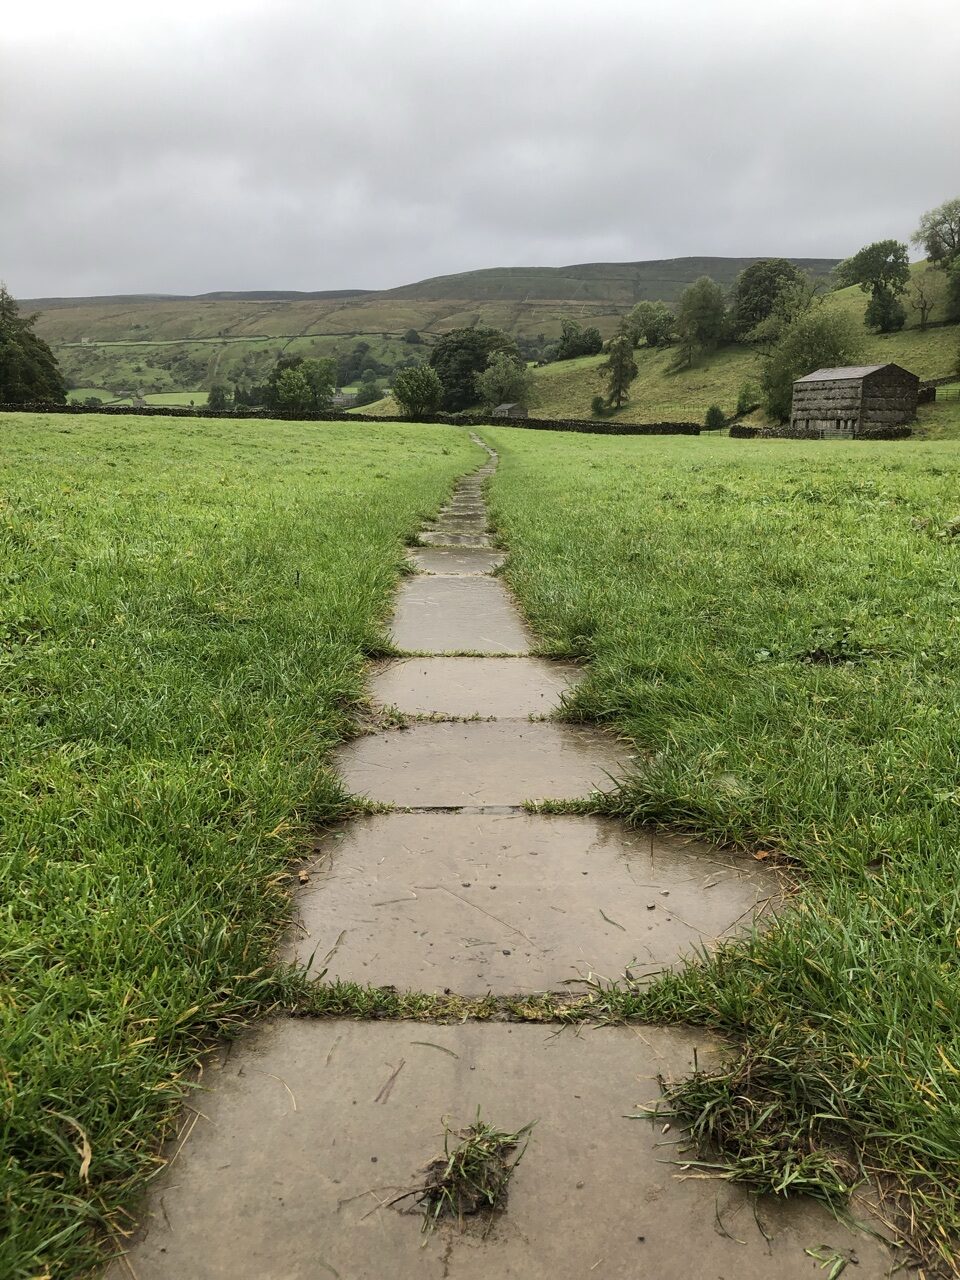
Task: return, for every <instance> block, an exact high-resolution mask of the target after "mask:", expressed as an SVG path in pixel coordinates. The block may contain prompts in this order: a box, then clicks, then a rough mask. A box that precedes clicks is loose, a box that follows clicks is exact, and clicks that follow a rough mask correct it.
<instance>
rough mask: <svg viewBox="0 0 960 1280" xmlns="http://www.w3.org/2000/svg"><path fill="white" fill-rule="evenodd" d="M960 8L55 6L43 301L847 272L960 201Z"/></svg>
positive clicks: (1, 85)
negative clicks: (551, 277) (745, 264)
mask: <svg viewBox="0 0 960 1280" xmlns="http://www.w3.org/2000/svg"><path fill="white" fill-rule="evenodd" d="M958 66H960V3H957V0H911V3H910V4H907V3H905V2H904V0H897V2H896V3H893V2H891V0H829V2H827V0H723V2H721V0H672V2H671V0H657V3H650V2H649V0H592V2H590V3H587V2H585V0H442V2H441V3H436V4H425V3H423V0H419V2H418V3H413V0H338V2H336V3H334V2H333V0H163V2H162V3H157V2H156V0H135V2H131V0H123V2H122V3H113V2H107V0H85V3H77V2H76V0H70V3H66V2H63V3H61V0H34V2H33V3H23V2H22V0H21V2H20V3H17V4H15V5H13V4H11V5H8V6H5V7H4V16H3V19H2V29H0V278H2V279H5V280H6V281H7V284H8V286H9V287H10V289H11V290H12V292H13V293H14V294H15V295H18V296H20V297H28V296H34V297H35V296H41V295H52V294H60V295H81V294H95V293H132V292H164V293H200V292H204V291H207V290H213V289H270V288H279V289H329V288H345V287H351V286H358V287H365V288H386V287H390V286H392V285H398V284H404V283H407V282H409V281H412V280H417V279H421V278H423V277H425V276H430V275H441V274H446V273H449V272H455V271H463V270H469V269H473V268H476V267H488V266H519V265H526V264H533V265H562V264H566V263H573V262H589V261H599V260H603V261H607V260H634V259H642V258H672V257H680V256H683V255H686V254H732V255H752V254H794V255H809V256H828V257H834V256H844V255H846V254H848V253H850V252H853V251H854V250H856V249H857V248H859V247H860V245H861V244H864V243H866V242H868V241H870V240H874V239H879V238H884V237H887V236H896V237H898V238H902V239H905V238H907V237H908V236H909V235H910V233H911V232H912V231H913V229H914V228H915V226H916V222H917V218H918V216H919V214H920V213H921V212H922V211H923V210H924V209H928V208H931V207H932V206H934V205H937V204H940V203H941V202H942V201H943V200H945V199H948V198H950V197H953V196H960V75H958Z"/></svg>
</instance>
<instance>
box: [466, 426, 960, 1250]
mask: <svg viewBox="0 0 960 1280" xmlns="http://www.w3.org/2000/svg"><path fill="white" fill-rule="evenodd" d="M484 435H485V437H486V438H487V439H488V440H489V441H490V442H491V443H492V444H495V445H496V447H497V448H498V449H499V450H500V451H501V455H502V459H503V465H502V466H501V469H500V471H499V472H498V474H497V476H496V477H495V479H494V481H493V485H492V493H493V511H494V515H495V518H496V522H497V525H498V527H499V528H500V529H501V531H502V532H503V534H504V536H505V538H506V541H507V543H508V545H509V546H510V548H511V555H510V560H509V563H508V569H507V573H508V578H509V580H510V582H511V583H512V585H513V586H514V588H515V589H516V591H517V592H518V595H519V597H520V599H521V601H522V603H523V605H524V607H525V610H526V612H527V614H528V615H529V617H530V619H531V620H532V622H533V624H534V625H535V627H536V628H537V630H538V631H539V632H540V634H541V635H542V636H543V637H544V638H545V643H546V648H547V649H548V651H549V652H550V653H553V654H556V655H575V656H577V657H580V658H584V659H587V660H589V661H590V663H591V667H590V673H589V677H588V679H587V680H586V681H585V683H584V684H582V685H581V686H579V687H578V690H577V692H576V694H575V696H574V701H573V707H572V714H573V715H574V716H575V717H576V716H582V717H585V718H590V719H594V718H596V719H600V720H612V721H613V722H614V723H615V724H616V725H618V726H619V727H620V728H621V729H622V730H623V731H624V732H625V733H626V734H628V735H629V736H630V737H631V738H633V739H634V740H635V741H636V742H637V743H638V744H639V745H640V746H641V747H642V748H643V749H645V751H647V752H648V753H649V754H648V756H647V760H646V764H645V766H644V767H643V769H642V770H641V771H640V772H639V773H637V774H636V775H634V776H632V777H629V778H628V779H627V780H626V781H625V783H624V784H623V786H622V789H621V790H620V792H619V794H618V795H617V796H616V797H615V799H614V801H613V803H612V805H611V806H610V807H611V809H612V810H613V811H615V812H617V813H619V814H621V815H622V816H623V817H625V818H626V819H628V820H629V821H631V822H635V823H650V824H654V825H656V824H664V825H666V826H669V827H674V828H680V829H682V830H686V831H691V832H695V833H697V834H699V835H701V836H703V837H706V838H707V839H709V840H712V841H716V842H719V843H723V844H731V845H733V846H737V847H740V848H747V849H757V848H759V849H762V850H771V849H772V850H775V851H779V853H780V854H782V855H784V856H786V857H788V858H790V859H793V860H795V861H796V864H797V865H798V866H799V867H800V868H802V872H803V876H802V881H803V889H802V893H801V895H800V897H799V898H798V900H797V901H796V903H795V909H794V910H792V911H788V912H787V913H786V914H784V915H783V916H782V917H781V918H780V920H779V921H778V922H776V923H775V924H774V925H773V926H772V927H771V928H770V929H769V930H768V931H767V932H765V933H764V934H763V935H761V936H759V937H755V938H753V939H751V940H749V941H747V942H744V943H741V944H736V945H731V946H728V947H726V948H725V949H724V950H723V951H722V952H721V953H720V954H719V956H718V957H717V958H716V959H715V960H714V961H713V962H712V963H710V964H708V965H707V966H706V967H691V968H689V969H688V970H687V971H686V972H685V973H682V974H680V975H679V976H667V977H665V978H663V979H662V980H661V981H660V982H659V984H657V985H655V986H654V987H653V989H652V991H650V992H648V993H644V992H642V991H641V992H638V993H637V994H636V998H635V1000H634V1001H633V1004H632V1007H633V1010H634V1012H636V1013H638V1014H640V1015H641V1016H654V1017H667V1018H676V1019H693V1020H696V1021H701V1022H706V1023H710V1024H713V1025H718V1026H722V1027H725V1028H728V1029H731V1030H733V1031H735V1032H738V1033H742V1034H743V1035H744V1037H745V1039H746V1045H747V1055H748V1059H747V1060H748V1061H752V1062H753V1068H752V1070H753V1077H752V1079H753V1082H754V1083H753V1084H752V1085H751V1083H750V1080H749V1079H748V1080H747V1081H746V1082H744V1080H739V1079H738V1080H737V1081H736V1082H735V1085H734V1087H733V1093H734V1095H735V1096H734V1102H733V1104H732V1105H734V1107H735V1109H736V1115H735V1124H734V1128H735V1130H736V1131H737V1133H738V1134H739V1139H738V1140H739V1141H741V1142H742V1144H743V1146H742V1148H741V1149H740V1150H739V1152H732V1153H731V1154H732V1155H733V1157H734V1158H735V1161H736V1162H737V1164H738V1170H739V1173H740V1174H741V1176H745V1177H747V1178H748V1180H750V1181H751V1182H752V1183H753V1184H754V1185H761V1186H762V1185H766V1186H771V1185H777V1183H778V1180H779V1179H782V1178H783V1177H786V1176H790V1177H794V1178H795V1179H796V1181H795V1182H794V1185H795V1186H802V1185H804V1181H805V1180H806V1181H807V1182H809V1185H810V1186H811V1188H812V1189H813V1190H814V1191H815V1192H816V1191H819V1192H820V1193H822V1194H828V1193H829V1191H830V1188H831V1186H833V1185H835V1180H836V1175H837V1169H838V1166H837V1165H836V1164H835V1163H834V1162H833V1161H832V1160H831V1158H830V1153H831V1151H832V1150H836V1149H837V1148H838V1146H839V1147H840V1148H842V1147H844V1146H848V1145H849V1146H850V1147H851V1148H852V1149H854V1150H855V1151H857V1152H859V1153H860V1154H861V1155H862V1158H863V1160H864V1161H865V1163H866V1164H867V1165H868V1166H869V1167H872V1168H875V1169H882V1170H886V1171H889V1172H890V1173H892V1174H893V1175H894V1177H895V1179H896V1180H897V1184H898V1185H899V1186H900V1187H902V1188H905V1189H906V1190H907V1192H908V1194H909V1196H910V1197H911V1198H912V1199H911V1202H910V1203H909V1205H908V1207H910V1208H912V1210H914V1211H915V1212H916V1214H917V1219H916V1221H915V1222H914V1225H913V1228H912V1230H913V1235H914V1238H915V1240H917V1241H918V1242H919V1243H920V1244H921V1245H922V1247H923V1248H924V1250H925V1251H926V1252H927V1254H928V1255H936V1254H941V1253H942V1254H943V1255H944V1256H948V1255H950V1253H951V1249H952V1245H951V1241H955V1240H956V1239H957V1236H958V1234H960V1202H958V1199H957V1195H958V1191H960V1181H958V1176H957V1165H956V1162H955V1161H956V1138H957V1133H958V1132H960V1024H958V1022H957V1018H956V983H957V975H958V963H957V938H958V937H960V895H958V892H957V876H956V868H957V849H958V848H960V792H958V790H957V755H956V751H957V742H958V741H960V640H958V635H960V632H958V628H957V619H958V615H960V559H958V556H960V545H958V543H960V539H958V538H956V537H953V538H951V537H938V536H937V535H938V533H939V532H940V531H941V530H942V529H943V528H944V527H945V526H946V525H947V524H948V522H949V521H951V520H953V519H954V518H956V517H958V516H960V504H958V497H957V495H958V493H960V443H950V442H939V443H932V444H914V443H912V442H910V443H904V444H889V445H873V446H869V447H864V446H862V445H853V444H828V445H822V444H812V445H811V444H806V443H791V442H785V441H769V442H741V441H734V440H729V439H725V438H724V439H703V438H701V439H698V440H684V439H675V440H666V439H657V440H644V439H632V440H611V439H603V438H580V437H576V436H569V435H558V434H554V433H549V434H544V433H541V432H536V433H533V432H529V433H528V432H524V431H522V430H504V429H498V430H485V431H484ZM818 649H825V650H827V651H830V652H832V653H833V654H835V655H836V657H837V659H838V660H839V661H838V664H837V665H820V664H817V663H814V664H807V663H805V662H803V661H801V660H800V659H799V656H798V655H802V654H804V653H807V652H808V651H812V650H818ZM845 657H846V658H849V661H845V660H844V658H845ZM627 1005H628V1007H629V1006H630V1002H629V1001H628V1002H627ZM778 1063H781V1064H784V1065H783V1066H779V1065H778ZM764 1079H765V1082H766V1084H767V1085H769V1087H770V1089H771V1096H772V1097H773V1098H774V1099H776V1102H777V1105H778V1107H779V1110H777V1111H775V1112H774V1113H773V1115H772V1117H771V1118H770V1120H769V1123H768V1124H767V1126H766V1131H765V1132H764V1131H762V1130H760V1131H758V1130H757V1129H755V1128H751V1126H752V1125H753V1124H754V1122H755V1120H756V1116H757V1114H758V1112H759V1109H760V1107H761V1104H762V1103H763V1101H764V1095H763V1094H762V1091H761V1085H762V1083H763V1082H764ZM727 1092H729V1091H728V1090H727V1088H726V1086H725V1085H724V1083H723V1082H714V1083H708V1084H707V1085H706V1086H703V1085H702V1084H701V1085H700V1086H698V1095H699V1096H700V1097H701V1098H703V1097H704V1096H705V1097H706V1099H707V1100H708V1101H713V1102H716V1101H718V1100H724V1099H725V1097H726V1093H727ZM743 1096H748V1097H750V1098H751V1100H752V1101H753V1102H755V1103H756V1105H757V1111H751V1109H750V1105H747V1106H746V1107H745V1108H744V1107H743V1105H742V1104H741V1103H740V1102H737V1099H739V1098H742V1097H743ZM727 1101H729V1099H727ZM818 1113H819V1114H820V1118H818ZM823 1117H833V1119H824V1118H823ZM810 1127H812V1133H813V1143H812V1145H811V1144H810V1143H808V1142H807V1141H806V1139H805V1138H804V1136H803V1135H804V1133H805V1131H806V1129H807V1128H810ZM781 1141H782V1142H783V1144H784V1145H783V1147H782V1148H781V1147H779V1146H778V1145H777V1144H778V1143H779V1142H781ZM817 1144H819V1145H820V1148H821V1149H820V1150H819V1152H818V1149H817ZM785 1153H788V1154H789V1155H790V1156H791V1157H793V1156H795V1157H796V1160H797V1161H798V1163H795V1165H794V1166H793V1172H792V1174H788V1171H787V1170H786V1169H785ZM839 1168H840V1171H841V1172H842V1165H841V1166H839Z"/></svg>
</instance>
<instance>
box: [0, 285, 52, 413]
mask: <svg viewBox="0 0 960 1280" xmlns="http://www.w3.org/2000/svg"><path fill="white" fill-rule="evenodd" d="M36 321H37V317H36V316H35V315H34V316H21V314H20V308H19V307H18V306H17V304H16V302H15V301H14V300H13V298H12V297H11V296H10V294H9V293H8V292H7V288H6V285H3V284H0V404H11V405H21V404H33V403H49V404H65V403H66V399H67V388H66V383H65V382H64V380H63V376H62V375H61V373H60V368H59V366H58V364H57V361H56V357H55V356H54V354H53V352H52V351H51V350H50V348H49V347H48V346H47V344H46V343H45V342H44V341H43V339H42V338H38V337H37V335H36V334H35V333H34V331H33V329H34V325H35V324H36Z"/></svg>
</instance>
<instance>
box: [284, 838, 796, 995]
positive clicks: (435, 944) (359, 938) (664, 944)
mask: <svg viewBox="0 0 960 1280" xmlns="http://www.w3.org/2000/svg"><path fill="white" fill-rule="evenodd" d="M308 874H309V876H310V880H309V883H308V885H307V886H305V887H304V888H303V889H302V890H300V891H298V893H297V898H296V909H297V915H298V917H299V927H298V929H297V930H296V933H295V936H294V939H293V941H292V943H291V951H290V954H289V957H288V958H289V959H291V960H295V961H297V962H299V963H301V964H307V963H308V962H310V967H311V971H312V972H314V973H316V974H320V973H324V972H325V973H326V976H327V979H328V981H334V980H341V981H344V982H357V983H361V984H363V985H367V984H370V985H373V986H397V987H399V988H400V989H401V990H407V989H411V990H417V991H434V992H439V991H455V992H457V993H458V994H462V995H485V994H486V993H487V992H489V991H493V992H495V993H497V994H501V995H511V994H514V993H518V992H523V993H530V992H535V991H571V990H572V991H575V990H576V982H577V980H578V979H585V978H588V977H591V976H593V977H596V976H598V975H599V976H601V977H603V978H606V979H614V978H621V977H622V976H623V975H624V973H625V972H626V971H628V970H629V971H630V973H631V974H633V975H634V976H635V977H641V976H644V975H649V974H651V973H655V972H659V971H661V970H662V969H664V968H667V967H670V966H673V965H675V964H677V963H678V962H679V961H680V960H681V959H682V958H683V957H685V956H690V955H692V954H693V953H694V951H695V950H702V948H704V947H709V946H711V945H712V944H713V943H715V942H716V941H717V940H718V939H719V938H722V937H724V936H727V935H729V934H730V933H732V932H735V931H737V930H741V931H742V930H745V929H747V928H749V927H750V925H751V923H752V921H753V918H754V916H755V913H756V912H757V910H758V909H759V908H760V907H761V906H762V905H763V904H764V903H766V902H767V901H768V900H769V899H770V898H771V896H774V895H777V894H778V893H779V890H780V885H779V883H778V880H777V878H776V876H775V875H773V874H772V873H770V872H767V873H766V874H764V872H763V870H762V869H761V868H760V867H759V866H758V864H757V863H756V862H753V861H752V860H750V859H748V858H747V857H746V856H745V855H740V856H739V857H737V856H730V857H722V856H720V855H718V854H716V853H711V852H710V851H709V850H708V849H706V848H705V847H704V846H703V845H699V844H695V843H693V842H688V841H683V840H679V839H662V838H659V837H653V836H651V835H649V834H646V833H641V832H630V831H627V830H626V829H625V828H623V827H622V826H621V825H619V824H617V823H612V822H607V821H603V820H600V819H596V818H581V817H540V816H537V815H531V814H510V815H495V814H465V813H395V814H380V815H377V816H374V817H369V818H363V819H360V820H358V821H356V822H353V823H351V824H350V825H349V826H347V827H344V828H343V829H342V830H340V831H337V832H333V833H331V834H329V835H328V836H327V837H325V838H324V840H323V842H322V843H321V845H320V846H319V847H318V850H317V858H316V860H315V862H314V863H313V864H312V865H311V866H310V869H309V873H308ZM570 984H574V985H573V986H571V985H570Z"/></svg>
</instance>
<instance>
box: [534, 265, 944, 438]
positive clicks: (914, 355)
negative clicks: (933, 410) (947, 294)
mask: <svg viewBox="0 0 960 1280" xmlns="http://www.w3.org/2000/svg"><path fill="white" fill-rule="evenodd" d="M866 302H867V299H866V296H865V295H864V294H863V293H862V292H861V291H860V290H859V289H858V288H856V287H854V288H850V289H842V290H840V291H839V292H837V293H833V294H830V295H829V296H828V297H827V299H826V303H825V305H826V306H829V307H839V308H843V309H844V310H845V311H848V312H850V313H851V314H852V315H854V316H856V318H857V319H858V320H860V319H862V317H863V312H864V309H865V307H866ZM940 318H941V316H940V313H939V312H938V311H935V312H934V313H933V320H934V321H937V320H939V319H940ZM958 344H960V326H958V325H942V324H935V325H934V327H931V328H928V329H927V330H926V331H925V332H921V330H920V329H919V328H916V327H914V326H910V327H907V328H905V329H903V330H901V332H900V333H886V334H880V333H869V332H867V331H866V330H864V355H863V359H864V361H865V362H866V363H876V364H884V363H886V362H887V361H894V362H895V363H897V364H901V365H903V366H904V368H907V369H911V370H912V371H913V372H914V373H917V374H919V376H920V377H921V378H943V377H947V376H948V375H949V374H951V373H953V371H954V369H955V367H956V360H957V354H958ZM603 360H604V357H603V356H587V357H585V358H583V359H580V360H568V361H564V362H562V363H559V364H549V365H544V366H543V367H542V368H540V369H537V370H536V377H537V384H538V388H539V391H540V397H541V403H540V406H539V408H538V410H537V412H538V413H542V414H543V415H544V417H558V418H563V417H575V418H576V417H587V416H589V410H590V401H591V400H592V399H593V397H594V396H595V395H596V394H597V393H598V392H599V391H600V390H601V389H602V388H601V381H600V376H599V373H598V368H599V366H600V365H601V364H602V363H603ZM672 360H673V352H672V351H671V350H670V349H667V350H666V351H656V350H654V351H651V350H650V349H648V348H646V347H640V348H639V349H638V350H637V352H636V362H637V368H638V371H639V372H638V374H637V378H636V381H635V382H634V384H633V386H632V388H631V392H630V401H629V403H628V404H627V405H626V406H625V407H624V409H623V410H622V412H621V414H620V415H618V416H619V417H621V418H622V419H623V420H624V421H626V422H656V421H666V420H690V421H695V422H702V421H703V418H704V415H705V413H706V411H707V409H708V408H709V406H710V405H711V404H719V405H720V407H721V408H722V409H723V410H724V412H725V413H727V414H732V413H733V411H734V409H735V407H736V402H737V395H738V393H739V390H740V388H741V387H742V386H743V384H744V383H747V382H749V383H752V384H754V385H756V384H757V382H758V380H759V377H760V360H759V358H758V355H757V353H756V351H755V349H754V348H752V347H748V346H742V345H739V344H731V345H729V346H726V347H722V348H721V349H720V350H719V351H717V352H715V353H713V354H712V355H708V356H705V357H704V358H703V359H702V360H701V361H699V362H698V363H697V364H695V365H694V366H693V367H692V368H690V369H683V370H680V371H679V372H676V373H672V372H671V371H670V367H669V366H670V364H671V362H672Z"/></svg>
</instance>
